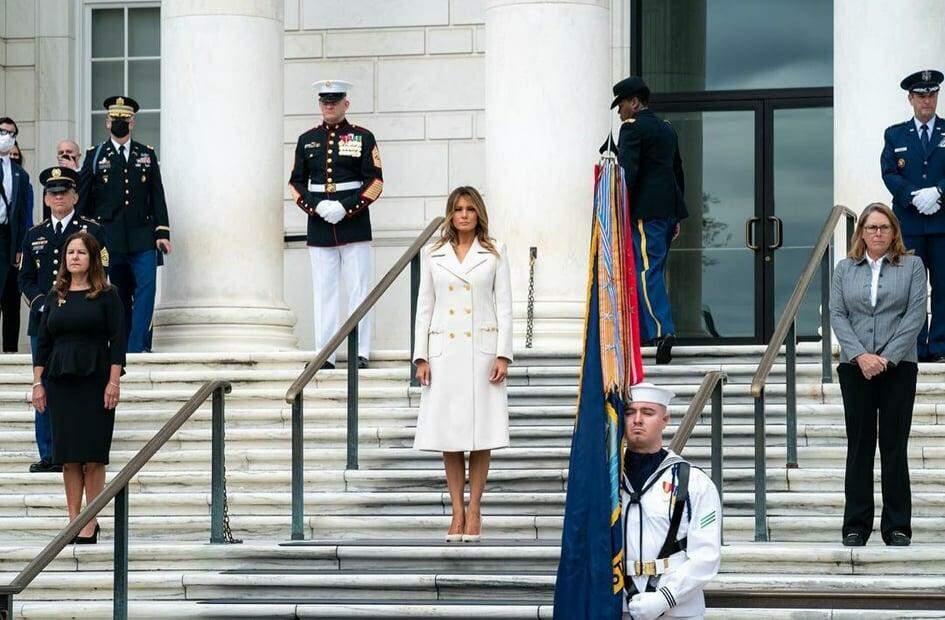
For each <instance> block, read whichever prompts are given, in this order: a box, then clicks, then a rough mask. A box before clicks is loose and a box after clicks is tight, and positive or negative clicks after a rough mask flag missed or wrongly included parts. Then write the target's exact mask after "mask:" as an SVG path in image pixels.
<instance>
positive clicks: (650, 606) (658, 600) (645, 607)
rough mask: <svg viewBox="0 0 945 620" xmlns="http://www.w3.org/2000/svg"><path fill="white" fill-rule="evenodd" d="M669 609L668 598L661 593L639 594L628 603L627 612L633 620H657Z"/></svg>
mask: <svg viewBox="0 0 945 620" xmlns="http://www.w3.org/2000/svg"><path fill="white" fill-rule="evenodd" d="M667 609H669V603H668V602H666V597H665V596H663V595H662V594H661V593H660V592H643V593H641V594H637V595H636V596H634V597H633V598H632V599H630V602H629V603H627V611H629V612H630V617H631V618H633V620H655V619H656V618H659V617H660V616H661V615H663V614H664V613H665V612H666V610H667Z"/></svg>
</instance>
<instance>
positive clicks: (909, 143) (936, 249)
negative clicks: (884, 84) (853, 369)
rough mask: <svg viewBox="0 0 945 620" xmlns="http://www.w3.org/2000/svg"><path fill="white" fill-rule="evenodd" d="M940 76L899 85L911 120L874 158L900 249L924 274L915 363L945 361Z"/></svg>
mask: <svg viewBox="0 0 945 620" xmlns="http://www.w3.org/2000/svg"><path fill="white" fill-rule="evenodd" d="M942 81H943V75H942V73H941V72H940V71H934V70H931V69H926V70H923V71H917V72H916V73H913V74H911V75H909V76H907V77H906V78H905V79H903V80H902V82H901V83H900V87H902V89H903V90H906V91H908V93H909V103H910V104H911V105H912V107H913V110H914V112H915V115H914V116H913V117H912V118H910V119H909V120H907V121H905V122H903V123H898V124H896V125H893V126H891V127H888V128H887V129H886V134H885V145H884V146H883V153H882V156H881V157H880V165H881V166H882V171H883V182H885V183H886V187H887V188H888V189H889V191H890V192H891V193H892V197H893V212H894V213H895V214H896V217H898V218H899V222H900V224H901V226H902V235H903V238H904V241H905V244H906V248H907V249H910V250H915V253H916V255H918V256H919V257H920V258H921V259H922V262H923V263H925V267H926V269H928V272H929V284H930V285H931V288H932V294H931V297H932V316H931V320H930V322H929V324H928V325H927V326H924V327H923V328H922V331H921V332H919V340H918V354H919V359H920V360H921V361H933V360H934V361H945V209H942V202H943V200H942V195H943V194H945V120H943V119H942V117H940V116H938V115H936V114H935V108H936V106H937V104H938V92H939V88H940V86H941V84H942Z"/></svg>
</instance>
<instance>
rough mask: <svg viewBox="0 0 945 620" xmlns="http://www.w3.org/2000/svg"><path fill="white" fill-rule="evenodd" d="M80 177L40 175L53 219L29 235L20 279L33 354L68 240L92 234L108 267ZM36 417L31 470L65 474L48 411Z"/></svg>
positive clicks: (50, 171)
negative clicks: (80, 206)
mask: <svg viewBox="0 0 945 620" xmlns="http://www.w3.org/2000/svg"><path fill="white" fill-rule="evenodd" d="M78 178H79V175H78V173H77V172H76V171H75V170H72V169H71V168H66V167H53V168H47V169H46V170H43V171H42V172H41V173H40V175H39V181H40V183H42V185H43V204H44V205H45V206H46V207H47V208H49V209H50V211H51V217H50V218H49V219H48V220H46V221H44V222H43V223H41V224H38V225H36V226H33V227H32V228H30V229H29V230H28V231H27V232H26V235H25V236H24V239H23V245H22V248H21V251H20V256H21V260H20V268H19V276H18V283H19V285H20V291H21V292H22V294H23V298H24V299H25V301H26V305H27V306H28V307H29V309H30V316H29V327H28V328H27V330H26V333H27V334H28V335H29V337H30V350H31V351H33V352H35V351H36V345H37V334H38V329H39V320H40V316H41V313H42V311H43V300H44V299H46V294H47V293H49V291H50V289H51V288H52V285H53V281H54V280H55V279H56V276H57V275H58V274H59V269H60V264H61V260H62V255H63V245H64V243H65V241H66V239H68V238H69V237H70V236H71V235H73V234H75V233H77V232H79V231H82V230H84V231H86V232H88V233H89V234H91V235H92V236H94V237H95V238H96V239H97V240H98V241H99V243H101V244H102V248H103V249H102V264H103V265H104V266H105V267H106V268H107V267H108V250H106V249H104V247H105V229H104V228H102V226H101V225H99V223H98V222H96V221H95V220H92V219H89V218H87V217H83V216H81V215H77V214H76V212H75V205H76V202H77V201H78V194H77V193H76V183H77V182H78ZM34 416H35V417H34V425H35V429H36V446H37V448H38V449H39V462H38V463H33V464H32V465H31V466H30V471H31V472H51V471H62V466H57V465H53V464H52V428H51V426H50V416H49V410H48V408H47V410H46V411H45V412H42V413H41V412H39V411H36V412H35V414H34Z"/></svg>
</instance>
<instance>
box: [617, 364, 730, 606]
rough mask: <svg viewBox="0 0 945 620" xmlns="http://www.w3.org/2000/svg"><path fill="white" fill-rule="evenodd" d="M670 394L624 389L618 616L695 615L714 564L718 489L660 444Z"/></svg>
mask: <svg viewBox="0 0 945 620" xmlns="http://www.w3.org/2000/svg"><path fill="white" fill-rule="evenodd" d="M673 396H675V395H674V394H673V392H671V391H670V390H667V389H665V388H661V387H658V386H655V385H653V384H650V383H640V384H638V385H636V386H634V387H633V388H631V400H632V402H631V403H630V404H629V405H628V406H627V409H626V411H625V415H624V436H625V438H626V441H627V452H626V454H625V457H624V471H623V475H622V478H621V485H620V486H621V491H620V499H621V509H622V511H623V527H624V543H623V544H624V562H625V567H626V571H625V572H626V578H625V579H624V590H625V594H626V596H625V599H624V600H625V603H624V616H623V617H624V618H625V619H627V618H632V619H633V620H652V619H654V618H703V617H705V598H704V596H703V593H702V590H703V588H705V586H706V584H708V583H709V582H710V581H711V580H712V579H713V578H714V577H715V576H716V574H717V573H718V571H719V564H720V563H721V536H720V533H721V529H720V528H721V518H722V509H721V506H720V504H719V494H718V491H717V490H716V488H715V484H713V482H712V480H711V478H709V476H707V475H706V474H705V473H704V472H703V471H702V470H700V469H698V468H697V467H693V466H691V465H690V464H689V463H688V462H687V461H686V460H684V459H683V458H682V457H680V456H679V455H677V454H675V453H673V452H672V451H671V450H667V449H665V448H663V430H664V429H665V428H666V424H667V423H668V422H669V412H668V411H667V406H668V405H669V403H670V401H671V400H672V398H673Z"/></svg>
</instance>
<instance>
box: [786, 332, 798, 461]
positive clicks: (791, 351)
mask: <svg viewBox="0 0 945 620" xmlns="http://www.w3.org/2000/svg"><path fill="white" fill-rule="evenodd" d="M785 345H786V348H787V356H786V357H787V359H786V360H785V367H784V381H785V390H786V394H785V397H786V398H785V425H786V427H787V437H786V442H787V468H788V469H797V319H795V320H793V321H791V329H790V330H788V335H787V339H786V340H785Z"/></svg>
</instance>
